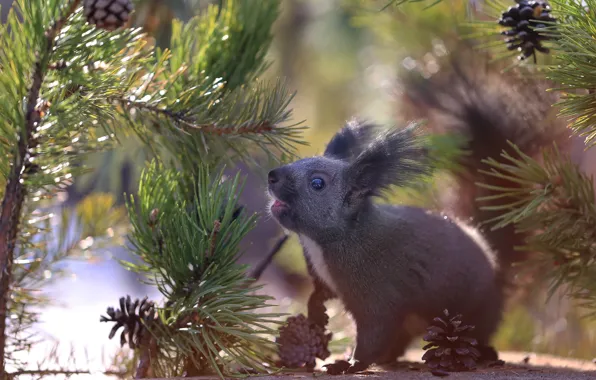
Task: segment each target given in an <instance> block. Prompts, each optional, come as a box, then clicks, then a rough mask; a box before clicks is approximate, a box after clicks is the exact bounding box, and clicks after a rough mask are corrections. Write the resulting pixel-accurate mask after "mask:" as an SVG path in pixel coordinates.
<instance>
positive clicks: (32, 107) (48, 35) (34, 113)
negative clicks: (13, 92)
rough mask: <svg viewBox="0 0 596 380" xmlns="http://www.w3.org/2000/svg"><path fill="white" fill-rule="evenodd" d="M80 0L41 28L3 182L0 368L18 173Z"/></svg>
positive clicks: (20, 199) (20, 193)
mask: <svg viewBox="0 0 596 380" xmlns="http://www.w3.org/2000/svg"><path fill="white" fill-rule="evenodd" d="M80 2H81V0H73V1H72V3H71V4H70V6H69V7H68V10H67V11H66V13H65V15H64V16H63V17H62V18H61V19H59V20H58V21H56V22H55V23H54V24H53V25H52V26H51V27H50V28H49V29H48V30H46V32H45V49H44V50H43V52H40V54H39V58H38V59H37V62H36V63H35V66H34V71H33V75H32V79H31V87H30V89H29V94H28V96H27V105H26V114H25V130H24V133H22V134H21V135H20V138H19V142H18V145H17V152H16V155H15V157H14V162H13V164H12V170H11V172H10V174H9V176H8V181H7V183H6V188H5V191H4V199H3V200H2V209H1V211H0V371H3V369H4V367H5V363H4V360H5V356H6V355H5V348H6V334H5V331H6V317H7V315H6V314H7V311H8V300H9V293H10V283H11V274H12V265H13V259H14V249H15V245H16V241H17V234H18V229H19V224H20V219H21V211H22V208H23V203H24V202H25V196H26V193H27V189H26V188H25V185H24V184H23V182H22V175H23V171H24V169H25V167H26V164H27V153H28V152H30V151H31V150H32V149H34V148H35V146H36V142H35V140H34V139H33V132H34V130H35V126H36V122H37V121H38V120H39V118H40V110H39V109H37V105H38V101H39V95H40V92H41V86H42V84H43V80H44V78H45V74H46V69H47V65H48V64H47V58H48V56H49V55H51V54H52V49H53V47H54V40H55V39H56V35H57V34H58V33H59V32H60V30H61V29H62V28H63V27H64V25H65V24H66V21H67V20H68V18H69V17H70V15H71V14H72V13H74V11H75V10H76V9H77V7H78V6H79V4H80Z"/></svg>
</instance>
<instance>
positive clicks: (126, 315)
mask: <svg viewBox="0 0 596 380" xmlns="http://www.w3.org/2000/svg"><path fill="white" fill-rule="evenodd" d="M137 307H138V308H139V311H138V314H137V310H136V309H137ZM106 313H107V314H108V317H104V316H103V315H102V316H101V317H100V319H99V321H100V322H116V324H115V325H114V327H113V328H112V330H111V331H110V335H109V338H110V339H112V338H113V337H114V335H115V334H116V332H118V330H119V329H120V327H124V330H122V333H121V334H120V346H124V345H125V344H126V342H127V340H126V337H127V335H128V345H129V347H130V348H131V349H134V348H136V347H138V345H139V342H140V341H141V337H142V335H143V333H144V331H145V324H144V323H143V322H145V323H147V322H151V321H154V320H155V319H156V318H157V316H156V314H155V304H154V303H153V301H148V300H147V297H145V298H143V299H142V300H139V299H136V300H135V301H134V302H132V301H131V299H130V296H126V298H124V297H122V298H120V309H116V310H114V308H113V307H108V309H107V312H106Z"/></svg>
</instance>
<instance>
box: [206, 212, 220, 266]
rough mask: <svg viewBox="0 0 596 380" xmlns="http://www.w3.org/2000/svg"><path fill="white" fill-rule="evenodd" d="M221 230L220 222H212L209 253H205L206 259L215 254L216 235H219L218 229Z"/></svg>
mask: <svg viewBox="0 0 596 380" xmlns="http://www.w3.org/2000/svg"><path fill="white" fill-rule="evenodd" d="M220 228H221V222H220V221H219V220H216V221H215V222H213V231H212V232H211V240H210V242H209V252H208V253H207V258H211V257H213V254H214V253H215V246H216V244H217V234H218V233H219V229H220Z"/></svg>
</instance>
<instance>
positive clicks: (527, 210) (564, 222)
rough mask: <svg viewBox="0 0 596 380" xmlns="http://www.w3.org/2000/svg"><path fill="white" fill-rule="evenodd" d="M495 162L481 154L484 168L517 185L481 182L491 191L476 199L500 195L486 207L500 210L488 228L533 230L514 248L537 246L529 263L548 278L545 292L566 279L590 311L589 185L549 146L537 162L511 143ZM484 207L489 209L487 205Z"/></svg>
mask: <svg viewBox="0 0 596 380" xmlns="http://www.w3.org/2000/svg"><path fill="white" fill-rule="evenodd" d="M512 149H513V151H514V154H510V153H506V152H504V153H503V154H502V155H501V157H502V161H501V162H499V161H497V160H496V159H494V158H490V159H488V160H486V163H487V164H488V165H490V167H491V170H490V171H486V174H488V175H490V176H493V177H496V178H502V179H506V180H508V181H513V182H514V183H517V184H519V185H520V187H519V188H512V189H508V188H501V187H492V186H488V185H481V186H484V187H485V188H487V189H489V190H493V191H495V192H496V193H497V194H495V195H491V196H488V197H484V198H481V199H480V201H487V200H500V201H501V202H502V204H501V205H499V206H492V207H490V209H491V210H495V211H499V212H500V215H499V216H498V217H496V218H495V219H493V220H490V221H487V223H491V224H492V223H494V226H493V228H501V227H504V226H506V225H509V224H514V225H515V227H516V229H517V230H518V231H520V232H526V231H529V232H533V233H534V234H533V235H532V236H531V237H530V238H528V240H527V241H526V245H525V246H523V247H520V249H525V250H531V251H534V252H541V253H543V254H545V255H541V256H539V257H538V258H537V259H536V260H537V262H536V263H535V264H534V265H541V266H542V267H543V268H544V270H546V271H548V274H549V276H550V278H551V279H552V282H551V288H550V293H551V294H552V292H554V290H556V289H558V288H559V287H560V286H561V285H566V288H567V292H568V294H569V295H570V296H571V297H572V298H574V299H576V300H578V301H579V304H580V306H582V307H585V308H587V309H590V313H589V314H588V315H589V316H592V317H594V316H596V283H595V282H594V278H596V277H595V276H596V260H595V257H596V251H594V247H593V244H592V242H593V241H594V239H595V238H596V236H595V235H594V230H593V226H594V223H596V203H595V199H594V197H595V195H594V185H593V182H592V179H591V178H588V177H587V176H586V175H585V174H583V173H582V172H581V171H580V170H579V168H578V167H576V166H575V165H573V164H572V163H571V162H570V161H569V159H568V158H566V157H565V156H563V155H562V154H561V153H559V151H558V150H557V149H556V147H555V148H553V149H552V150H547V151H545V152H544V155H543V163H542V164H541V163H539V162H537V161H536V160H534V159H532V158H531V157H529V156H527V155H525V154H524V153H523V152H521V151H520V150H519V149H518V148H517V147H515V146H513V145H512ZM487 209H489V208H488V207H487Z"/></svg>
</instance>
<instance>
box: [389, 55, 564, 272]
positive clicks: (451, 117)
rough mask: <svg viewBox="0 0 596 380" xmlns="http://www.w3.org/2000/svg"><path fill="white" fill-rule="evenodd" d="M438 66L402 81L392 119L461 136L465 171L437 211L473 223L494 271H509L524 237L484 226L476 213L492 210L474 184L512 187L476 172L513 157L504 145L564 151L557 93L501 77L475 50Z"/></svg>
mask: <svg viewBox="0 0 596 380" xmlns="http://www.w3.org/2000/svg"><path fill="white" fill-rule="evenodd" d="M440 65H441V66H440V68H439V71H437V72H436V73H435V74H434V75H431V76H429V75H422V74H420V73H417V72H414V71H410V72H407V73H406V74H404V75H402V76H401V78H400V87H401V88H400V90H401V91H400V92H401V100H402V101H401V102H400V103H401V109H400V112H399V116H400V117H402V118H405V119H409V120H411V119H425V120H426V121H427V124H426V128H428V130H429V131H430V132H431V133H439V134H440V133H458V134H460V135H463V137H464V141H466V142H465V144H466V145H465V147H464V149H465V150H466V151H467V153H468V154H467V155H464V157H463V158H462V162H461V163H460V164H461V167H463V169H464V170H463V171H461V172H457V173H454V178H455V186H452V187H450V188H449V190H448V191H446V193H447V194H444V198H443V195H442V196H441V198H442V199H441V200H440V201H441V206H442V207H443V209H444V211H445V212H446V213H448V214H451V215H453V216H455V217H457V218H459V219H462V220H467V221H469V222H471V223H472V224H474V225H476V226H480V230H481V231H482V233H483V235H484V236H485V238H486V239H487V241H488V243H489V244H490V245H491V247H492V249H493V250H495V251H496V252H497V256H498V258H499V261H500V263H501V267H502V268H504V267H505V266H507V267H508V266H510V265H511V264H513V263H515V262H519V261H522V260H525V259H527V258H528V255H529V254H530V253H523V252H521V251H517V250H515V249H514V247H515V246H518V245H522V244H523V242H524V239H525V236H524V235H522V234H520V233H516V232H515V230H514V228H513V226H507V227H505V228H501V229H497V230H493V229H491V226H490V225H484V224H483V222H485V221H488V220H490V219H492V218H493V217H495V216H497V214H496V213H495V212H494V211H489V210H486V209H483V207H484V206H491V203H490V202H489V201H487V202H484V201H483V202H482V203H480V202H477V201H476V199H477V198H479V197H483V196H487V195H491V194H490V193H489V191H488V190H486V189H484V188H482V187H480V186H478V185H477V183H484V184H487V185H492V186H496V187H508V188H514V187H516V186H519V185H517V184H516V183H514V182H511V181H507V180H503V179H499V178H495V177H492V176H487V175H484V174H482V173H481V170H483V169H485V170H487V169H488V166H487V165H486V164H484V163H482V160H483V159H486V158H489V157H490V158H493V159H495V160H497V161H502V159H501V157H500V154H501V152H502V151H503V150H506V151H507V152H508V153H510V154H513V151H512V149H510V146H509V145H508V141H509V142H511V143H514V144H516V145H517V146H518V147H519V148H520V150H521V151H522V152H524V153H525V154H527V155H529V156H531V157H533V158H535V159H538V160H540V157H541V154H540V151H541V148H543V147H545V146H552V144H553V142H556V143H557V145H558V146H559V147H561V148H563V149H565V146H566V144H568V141H569V133H568V132H567V129H566V127H565V123H564V121H562V120H561V119H558V118H557V117H556V113H555V112H556V110H554V109H553V107H552V105H553V103H554V102H555V101H556V95H555V94H554V93H552V92H547V91H546V89H547V88H548V83H547V82H545V81H540V80H537V79H534V78H530V77H529V76H524V75H520V72H513V70H511V71H509V72H506V73H503V72H501V71H500V70H499V69H498V68H495V67H494V66H493V65H490V66H489V64H488V60H487V59H486V58H484V57H482V56H479V55H478V53H477V52H472V53H467V52H465V51H464V52H461V51H456V52H454V53H452V54H451V55H450V56H448V57H447V58H446V60H445V62H441V63H440ZM493 194H494V193H493ZM497 202H498V200H497V201H493V203H494V204H495V205H496V204H497Z"/></svg>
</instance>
